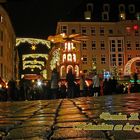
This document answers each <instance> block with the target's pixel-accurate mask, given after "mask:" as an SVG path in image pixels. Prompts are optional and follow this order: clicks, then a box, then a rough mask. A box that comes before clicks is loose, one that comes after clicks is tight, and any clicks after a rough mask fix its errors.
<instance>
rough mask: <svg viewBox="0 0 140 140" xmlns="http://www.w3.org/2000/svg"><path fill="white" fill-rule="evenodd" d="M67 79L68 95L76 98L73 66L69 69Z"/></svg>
mask: <svg viewBox="0 0 140 140" xmlns="http://www.w3.org/2000/svg"><path fill="white" fill-rule="evenodd" d="M66 80H67V86H68V90H67V93H68V97H69V98H74V90H75V75H74V74H73V72H72V68H70V69H69V71H68V73H67V75H66Z"/></svg>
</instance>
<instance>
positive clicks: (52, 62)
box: [50, 48, 60, 70]
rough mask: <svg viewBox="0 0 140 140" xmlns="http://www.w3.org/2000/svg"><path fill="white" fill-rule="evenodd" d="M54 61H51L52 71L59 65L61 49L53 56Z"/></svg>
mask: <svg viewBox="0 0 140 140" xmlns="http://www.w3.org/2000/svg"><path fill="white" fill-rule="evenodd" d="M52 55H53V56H52V60H51V61H50V67H51V70H53V69H54V68H55V67H56V65H59V62H60V49H59V48H58V49H56V50H55V51H54V52H53V54H52Z"/></svg>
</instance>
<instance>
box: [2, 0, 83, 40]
mask: <svg viewBox="0 0 140 140" xmlns="http://www.w3.org/2000/svg"><path fill="white" fill-rule="evenodd" d="M7 1H8V0H7ZM82 1H83V0H19V1H18V0H9V1H8V2H7V3H5V4H4V7H5V9H6V11H7V12H8V14H9V16H10V19H11V22H12V24H13V28H14V30H15V33H16V36H17V37H35V38H44V39H45V38H47V37H48V36H49V35H54V34H55V32H56V25H57V21H60V20H61V19H62V18H63V17H65V16H67V15H68V13H69V12H70V11H71V10H72V9H75V8H76V7H77V6H78V5H79V4H80V3H81V2H82Z"/></svg>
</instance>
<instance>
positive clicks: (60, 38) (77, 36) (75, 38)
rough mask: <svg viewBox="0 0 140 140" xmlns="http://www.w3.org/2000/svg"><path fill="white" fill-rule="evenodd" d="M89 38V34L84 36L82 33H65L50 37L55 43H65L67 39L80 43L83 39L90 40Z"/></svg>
mask: <svg viewBox="0 0 140 140" xmlns="http://www.w3.org/2000/svg"><path fill="white" fill-rule="evenodd" d="M88 39H89V37H88V36H83V35H80V34H71V35H66V34H65V33H61V34H58V35H54V36H49V37H48V40H49V41H51V42H53V43H64V42H67V41H70V42H76V43H80V42H81V41H82V40H88Z"/></svg>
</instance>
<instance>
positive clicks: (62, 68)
mask: <svg viewBox="0 0 140 140" xmlns="http://www.w3.org/2000/svg"><path fill="white" fill-rule="evenodd" d="M65 74H66V72H65V66H61V68H60V76H61V77H65Z"/></svg>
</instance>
